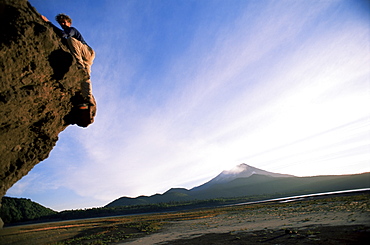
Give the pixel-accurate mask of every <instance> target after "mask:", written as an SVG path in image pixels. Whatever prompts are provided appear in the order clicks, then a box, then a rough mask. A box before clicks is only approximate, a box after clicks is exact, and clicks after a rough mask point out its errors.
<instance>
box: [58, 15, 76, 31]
mask: <svg viewBox="0 0 370 245" xmlns="http://www.w3.org/2000/svg"><path fill="white" fill-rule="evenodd" d="M55 20H56V21H57V22H58V23H59V25H60V26H61V27H62V28H63V29H66V28H69V27H71V25H72V19H71V18H70V17H69V16H68V15H66V14H58V15H57V16H56V17H55Z"/></svg>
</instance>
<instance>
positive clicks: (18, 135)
mask: <svg viewBox="0 0 370 245" xmlns="http://www.w3.org/2000/svg"><path fill="white" fill-rule="evenodd" d="M0 23H1V25H0V198H1V197H2V196H3V195H4V194H5V193H6V191H7V190H8V189H9V188H10V187H11V186H12V185H13V184H14V183H15V182H16V181H18V180H19V179H21V178H22V177H23V176H24V175H26V174H27V173H28V172H29V171H30V170H31V169H32V168H33V166H35V165H36V164H37V163H39V162H40V161H42V160H44V159H45V158H47V157H48V155H49V152H50V151H51V150H52V148H53V147H54V145H55V143H56V141H57V140H58V134H59V133H60V132H61V131H63V130H64V129H65V128H66V127H67V126H68V125H69V124H75V123H77V124H78V119H79V118H78V116H79V115H78V111H77V110H76V109H74V108H73V107H74V106H75V105H76V104H79V103H81V99H82V98H81V95H80V94H79V93H80V83H81V81H83V80H84V79H86V78H87V74H86V73H85V72H84V71H83V70H78V69H77V66H76V65H75V61H74V59H73V57H72V55H71V54H70V52H69V50H68V48H67V46H66V45H64V44H63V43H62V41H61V38H60V37H58V35H57V34H56V30H54V29H53V27H52V26H51V25H50V24H49V23H46V22H44V21H43V20H42V19H41V16H40V14H39V13H38V12H37V11H36V10H35V9H34V8H33V7H32V6H31V5H30V4H29V3H28V2H27V1H26V0H0ZM95 110H96V108H95V107H93V108H92V110H91V111H92V113H91V114H90V116H91V123H92V122H93V117H94V116H95ZM80 126H84V127H86V126H87V125H80Z"/></svg>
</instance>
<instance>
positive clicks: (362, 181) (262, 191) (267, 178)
mask: <svg viewBox="0 0 370 245" xmlns="http://www.w3.org/2000/svg"><path fill="white" fill-rule="evenodd" d="M369 187H370V173H363V174H353V175H327V176H313V177H296V176H293V175H287V174H278V173H272V172H268V171H265V170H262V169H258V168H255V167H252V166H249V165H247V164H244V163H243V164H240V165H238V166H237V167H235V168H234V169H232V170H228V171H223V172H222V173H220V174H219V175H218V176H216V177H215V178H213V179H212V180H210V181H208V182H207V183H205V184H203V185H200V186H198V187H194V188H192V189H190V190H188V189H185V188H172V189H170V190H168V191H167V192H165V193H163V194H155V195H152V196H139V197H136V198H130V197H121V198H119V199H116V200H114V201H113V202H111V203H109V204H107V205H106V206H105V207H117V206H130V205H145V204H156V203H168V202H181V201H193V200H207V199H215V198H232V197H244V196H245V197H246V198H247V197H248V196H249V197H252V196H260V197H262V196H263V195H266V196H268V197H269V198H271V197H285V196H291V195H304V194H312V193H320V192H329V191H342V190H351V189H360V188H369Z"/></svg>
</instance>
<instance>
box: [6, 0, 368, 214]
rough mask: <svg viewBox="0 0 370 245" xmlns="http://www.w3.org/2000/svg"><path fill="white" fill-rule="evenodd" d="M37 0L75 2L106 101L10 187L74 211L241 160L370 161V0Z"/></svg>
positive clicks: (299, 170)
mask: <svg viewBox="0 0 370 245" xmlns="http://www.w3.org/2000/svg"><path fill="white" fill-rule="evenodd" d="M30 3H31V4H32V5H33V6H34V7H36V9H37V10H38V11H39V12H40V13H41V14H43V15H45V16H47V17H48V18H49V19H50V20H53V19H54V16H55V15H56V14H58V13H66V14H68V15H70V16H71V17H72V19H73V26H74V27H76V28H77V29H78V30H79V31H80V32H81V33H82V35H83V36H84V38H85V40H86V41H87V42H88V44H89V45H90V46H91V47H93V49H94V50H95V51H96V59H95V61H94V64H93V66H92V83H93V93H94V95H95V97H96V100H97V103H98V112H97V116H96V121H95V123H94V124H93V125H91V126H89V127H88V128H87V129H83V128H79V127H77V126H70V127H68V128H67V129H66V130H65V131H64V132H62V133H61V134H60V135H59V141H58V143H57V145H56V147H55V148H54V149H53V151H52V152H51V153H50V156H49V158H48V159H46V160H45V161H43V162H41V163H40V164H38V165H37V166H35V167H34V169H33V170H32V171H31V172H30V173H29V174H28V175H27V176H25V177H23V179H22V180H20V181H19V182H18V183H16V184H15V185H14V186H13V187H12V188H11V189H10V190H9V191H8V193H7V195H8V196H14V197H27V198H31V199H32V200H34V201H36V202H39V203H41V204H43V205H45V206H48V207H51V208H53V209H55V210H65V209H78V208H89V207H99V206H103V205H105V204H107V203H109V202H110V201H113V200H114V199H116V198H118V197H121V196H130V197H135V196H139V195H152V194H155V193H163V192H165V191H166V190H168V189H169V188H172V187H184V188H192V187H194V186H197V185H200V184H203V183H204V182H206V181H208V180H210V179H211V178H213V177H215V176H216V175H217V174H219V173H220V172H221V171H222V170H227V169H231V168H233V167H235V166H236V165H238V164H241V163H246V164H249V165H251V166H254V167H258V168H261V169H264V170H267V171H271V172H278V173H284V174H293V175H297V176H312V175H328V174H330V175H334V174H354V173H362V172H369V171H370V151H369V149H370V110H369V106H368V105H369V104H370V69H369V67H370V52H369V51H370V47H369V45H370V42H369V41H370V26H369V25H370V24H369V23H370V22H369V20H370V17H369V13H370V11H369V2H368V1H361V0H358V1H356V0H343V1H339V0H338V1H335V0H312V1H303V0H302V1H301V0H281V1H269V0H262V1H248V0H241V1H238V0H230V1H217V0H202V1H195V0H194V1H191V0H184V1H182V0H153V1H147V0H142V1H135V0H132V1H118V0H117V1H113V0H107V1H98V0H95V1H87V0H85V1H82V0H79V1H75V0H65V1H57V0H48V1H42V0H30ZM54 23H55V22H54Z"/></svg>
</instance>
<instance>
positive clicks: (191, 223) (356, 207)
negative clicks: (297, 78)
mask: <svg viewBox="0 0 370 245" xmlns="http://www.w3.org/2000/svg"><path fill="white" fill-rule="evenodd" d="M369 240H370V196H369V194H362V195H353V196H342V197H328V198H323V199H317V200H308V201H298V202H290V203H270V204H254V205H242V206H234V207H223V208H213V209H201V210H192V211H186V212H185V211H184V212H176V213H161V214H150V215H133V216H122V217H112V218H100V219H89V220H78V221H64V222H57V223H44V224H33V225H27V226H15V227H7V228H4V229H2V230H0V244H4V245H6V244H56V245H59V244H145V245H146V244H161V245H165V244H260V243H262V244H367V242H368V241H369Z"/></svg>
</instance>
